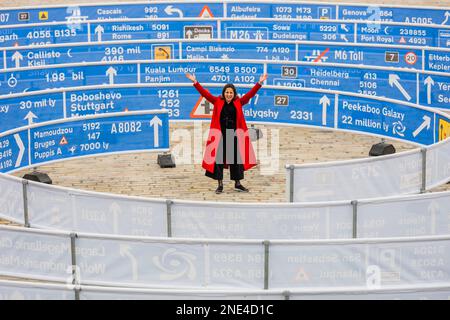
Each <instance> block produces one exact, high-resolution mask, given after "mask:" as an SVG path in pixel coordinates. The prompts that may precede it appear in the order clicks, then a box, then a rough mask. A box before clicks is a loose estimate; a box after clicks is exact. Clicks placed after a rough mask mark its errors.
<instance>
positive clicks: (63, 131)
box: [0, 110, 169, 172]
mask: <svg viewBox="0 0 450 320" xmlns="http://www.w3.org/2000/svg"><path fill="white" fill-rule="evenodd" d="M168 119H169V118H168V114H167V111H164V110H152V111H141V112H130V113H116V114H103V115H96V116H90V117H83V118H81V117H80V118H72V119H65V120H58V121H52V122H44V123H41V124H35V125H31V126H26V127H21V128H19V129H16V130H12V131H8V132H5V133H3V134H1V135H0V172H11V171H15V170H18V169H20V168H23V167H28V166H33V165H37V164H43V163H48V162H54V161H60V160H63V159H66V158H74V157H83V156H91V155H96V154H110V153H118V152H128V151H133V152H136V151H150V150H167V149H168V148H169V124H168Z"/></svg>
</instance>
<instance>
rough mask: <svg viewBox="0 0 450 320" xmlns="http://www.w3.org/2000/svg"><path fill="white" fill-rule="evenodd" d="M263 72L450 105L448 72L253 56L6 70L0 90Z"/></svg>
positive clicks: (287, 80)
mask: <svg viewBox="0 0 450 320" xmlns="http://www.w3.org/2000/svg"><path fill="white" fill-rule="evenodd" d="M265 65H266V68H265ZM265 70H266V71H267V73H268V74H269V77H268V80H267V83H268V84H271V85H277V86H285V87H297V88H314V89H327V90H337V91H343V92H353V93H360V94H365V95H369V96H379V97H387V98H391V99H396V100H400V101H405V102H412V103H421V104H423V103H424V101H425V99H429V97H430V91H429V90H431V94H432V96H435V97H436V99H433V100H432V102H430V103H427V104H425V105H428V106H432V107H438V108H443V109H448V108H449V106H450V105H449V104H448V99H446V98H445V96H447V93H446V92H445V90H447V88H448V85H449V84H450V75H446V74H444V73H442V75H440V76H436V79H438V80H439V81H438V85H436V86H434V85H433V84H432V83H431V84H427V85H425V81H431V80H426V78H427V77H428V76H430V74H429V73H422V72H419V71H416V72H414V71H412V70H402V69H392V70H391V69H386V70H383V69H379V68H363V67H362V66H345V65H334V66H333V65H325V64H316V63H298V62H288V61H286V62H279V61H278V62H277V61H265V62H262V61H257V60H255V62H253V61H248V60H247V61H245V60H244V61H242V62H233V63H230V62H228V61H226V60H223V61H222V60H204V61H203V60H200V61H188V60H184V61H183V60H177V61H171V62H165V61H164V60H161V61H154V62H153V63H147V62H146V61H144V62H142V63H141V62H134V63H132V62H129V63H128V62H125V63H121V62H119V63H111V64H109V63H101V64H90V65H84V64H82V65H73V66H70V65H68V66H57V65H55V66H51V67H42V68H29V69H16V70H14V71H8V70H6V71H0V79H2V82H1V85H0V94H2V95H5V94H11V93H22V92H31V91H38V90H45V89H56V88H68V87H77V86H86V85H92V86H96V85H114V84H139V83H143V84H155V83H190V81H189V80H188V79H187V78H186V76H185V74H186V73H195V74H196V76H197V79H198V80H199V81H200V82H203V83H235V84H254V83H256V82H257V81H258V80H259V76H260V75H261V74H263V73H264V72H265ZM421 77H422V79H421ZM431 77H432V78H433V79H434V77H435V76H434V75H431ZM428 101H429V100H428Z"/></svg>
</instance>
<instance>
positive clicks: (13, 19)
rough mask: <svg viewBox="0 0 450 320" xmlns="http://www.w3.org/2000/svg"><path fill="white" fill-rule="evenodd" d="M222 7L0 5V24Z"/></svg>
mask: <svg viewBox="0 0 450 320" xmlns="http://www.w3.org/2000/svg"><path fill="white" fill-rule="evenodd" d="M223 7H224V6H223V4H221V3H217V2H216V3H205V2H203V3H198V2H191V3H186V4H184V3H176V4H174V3H172V2H167V3H136V4H133V3H126V4H119V3H118V4H108V5H89V4H84V5H72V6H61V7H49V8H45V7H42V8H23V9H2V10H0V22H1V24H2V25H8V24H9V25H12V24H29V23H42V22H57V21H62V22H67V23H68V24H70V25H77V24H78V23H80V22H83V21H86V20H109V19H143V18H152V19H154V18H182V17H185V18H186V17H192V18H197V17H211V16H213V17H223V16H224V13H223Z"/></svg>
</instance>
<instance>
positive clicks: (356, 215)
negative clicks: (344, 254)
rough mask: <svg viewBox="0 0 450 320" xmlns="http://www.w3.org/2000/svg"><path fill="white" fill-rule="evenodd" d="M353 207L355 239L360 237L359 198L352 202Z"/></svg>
mask: <svg viewBox="0 0 450 320" xmlns="http://www.w3.org/2000/svg"><path fill="white" fill-rule="evenodd" d="M350 203H351V205H352V207H353V239H356V238H357V237H358V200H353V201H352V202H350Z"/></svg>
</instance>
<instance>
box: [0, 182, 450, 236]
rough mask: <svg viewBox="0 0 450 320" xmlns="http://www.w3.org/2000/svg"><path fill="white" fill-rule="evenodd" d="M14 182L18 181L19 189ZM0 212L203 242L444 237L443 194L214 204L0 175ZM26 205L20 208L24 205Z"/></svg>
mask: <svg viewBox="0 0 450 320" xmlns="http://www.w3.org/2000/svg"><path fill="white" fill-rule="evenodd" d="M22 184H25V185H24V186H22ZM0 185H1V186H3V190H4V194H5V195H10V194H12V193H13V196H11V201H10V202H6V199H7V198H5V201H4V207H3V209H2V213H1V217H2V218H4V219H7V220H10V221H14V222H16V223H19V224H23V225H26V226H29V227H33V228H43V229H57V230H69V231H73V232H89V233H96V234H117V235H130V236H153V237H154V236H158V237H164V236H167V237H174V238H210V239H227V238H230V239H262V238H269V239H272V240H274V239H292V240H298V239H350V238H371V237H377V238H386V237H412V236H431V235H446V234H448V233H449V232H450V215H449V214H448V212H449V210H450V209H449V205H450V204H449V192H442V193H430V194H421V195H413V196H401V197H389V198H379V199H354V200H353V201H339V202H317V203H290V204H287V203H265V204H263V205H261V204H253V203H239V204H238V203H221V202H195V201H181V200H166V199H143V198H137V197H127V196H119V195H109V194H103V193H95V192H88V191H79V190H74V189H69V188H62V187H57V186H50V185H43V184H41V183H37V182H33V181H28V180H22V179H18V178H14V177H9V176H6V175H2V176H1V177H0ZM25 208H26V210H25Z"/></svg>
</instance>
